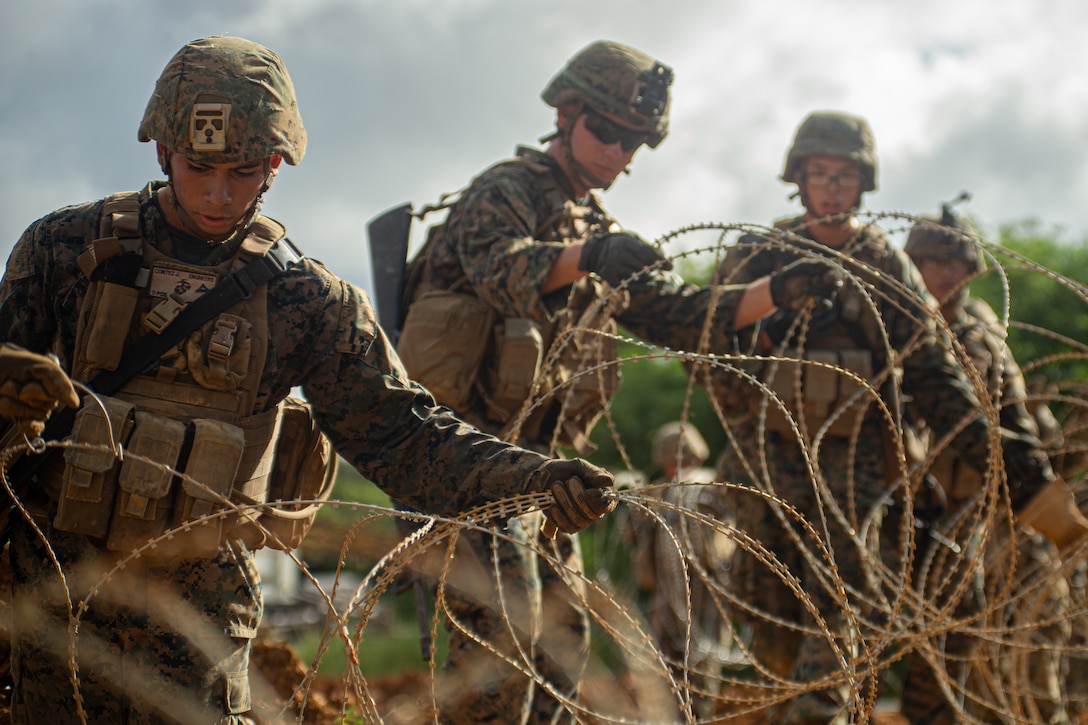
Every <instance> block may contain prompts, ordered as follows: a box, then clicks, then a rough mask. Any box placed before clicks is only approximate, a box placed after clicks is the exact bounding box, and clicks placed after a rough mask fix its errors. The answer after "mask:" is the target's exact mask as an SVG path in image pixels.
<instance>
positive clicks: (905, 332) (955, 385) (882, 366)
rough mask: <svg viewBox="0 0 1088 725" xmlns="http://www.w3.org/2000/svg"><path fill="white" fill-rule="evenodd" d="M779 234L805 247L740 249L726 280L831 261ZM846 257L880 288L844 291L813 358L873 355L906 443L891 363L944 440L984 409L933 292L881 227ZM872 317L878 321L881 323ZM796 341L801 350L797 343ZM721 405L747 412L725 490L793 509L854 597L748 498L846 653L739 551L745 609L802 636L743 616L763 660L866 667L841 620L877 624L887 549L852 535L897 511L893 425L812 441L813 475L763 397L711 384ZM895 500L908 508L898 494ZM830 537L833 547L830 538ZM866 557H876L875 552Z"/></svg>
mask: <svg viewBox="0 0 1088 725" xmlns="http://www.w3.org/2000/svg"><path fill="white" fill-rule="evenodd" d="M775 227H776V228H778V229H781V230H783V231H787V230H788V231H792V232H794V233H796V234H799V235H800V236H797V237H793V238H792V239H791V241H790V242H787V243H784V244H783V243H781V242H779V243H778V244H777V245H774V246H772V245H768V244H766V241H767V240H765V239H763V238H761V237H755V236H746V237H742V238H741V240H739V242H738V243H737V244H736V245H735V246H734V247H733V248H731V249H730V250H729V253H728V255H727V257H726V260H725V261H724V263H723V265H722V268H721V270H720V278H721V279H723V280H726V281H729V282H739V283H745V282H748V281H751V280H753V279H756V278H758V277H761V276H763V275H766V274H768V273H770V272H772V271H774V270H776V269H779V268H780V267H782V266H783V265H784V264H787V263H789V262H790V261H792V260H793V259H795V258H797V255H798V251H799V249H800V248H801V246H802V245H805V249H807V250H808V251H809V252H810V253H816V254H821V253H827V251H826V250H824V249H821V245H819V244H816V243H815V242H811V243H810V241H811V240H809V241H808V242H807V241H806V235H805V231H804V229H803V217H799V218H796V219H790V220H783V221H781V222H779V223H776V225H775ZM793 240H796V241H793ZM794 244H796V245H797V246H796V247H794ZM843 253H844V255H846V257H845V258H843V259H841V260H840V261H841V263H843V264H844V269H845V271H846V272H847V273H848V274H850V275H853V276H854V277H856V278H857V279H859V280H864V281H865V282H866V283H871V284H872V288H871V289H869V288H863V287H862V286H860V285H859V284H857V282H856V280H848V281H847V284H846V285H844V287H843V289H842V290H841V291H840V293H839V295H838V298H837V300H836V301H835V304H834V306H833V307H832V309H831V310H827V311H822V312H814V313H813V317H812V319H811V322H810V325H809V327H808V329H807V338H806V340H805V341H804V346H805V347H804V349H805V351H806V353H807V352H811V351H815V350H821V349H831V350H844V349H861V350H868V351H870V352H871V353H872V357H873V360H872V368H873V372H874V374H875V377H874V383H873V384H874V386H876V388H877V390H878V391H879V392H880V393H881V394H882V395H883V396H884V397H885V399H886V400H885V402H886V403H887V404H888V405H889V406H890V409H891V411H892V414H893V415H899V416H900V419H899V420H898V421H896V422H895V423H894V425H895V426H896V427H895V429H894V430H895V432H896V433H895V434H896V435H898V431H899V430H901V428H902V427H903V420H902V414H903V411H902V401H901V400H900V399H898V398H895V399H891V398H888V396H887V393H886V391H887V390H888V389H889V379H888V377H884V378H881V377H879V375H880V373H881V371H884V370H886V368H887V366H888V364H889V363H894V364H895V365H896V366H897V367H899V368H901V370H902V373H901V376H902V383H901V384H902V389H903V391H905V392H906V393H907V394H908V395H910V396H911V398H912V400H913V405H914V406H916V407H917V409H918V410H920V411H924V414H925V418H926V420H927V421H929V422H930V424H931V425H932V426H933V427H934V428H940V429H941V430H942V431H944V430H947V428H948V426H951V425H954V424H955V423H957V422H958V421H960V420H963V419H964V418H965V417H967V418H970V417H974V415H975V414H974V412H973V411H974V410H975V409H976V408H977V405H978V403H977V399H976V397H975V395H974V393H973V391H972V389H971V386H970V384H969V382H968V380H967V379H966V378H965V376H964V374H963V371H962V370H961V369H960V368H959V367H958V366H957V364H956V361H955V359H954V358H953V357H952V354H951V352H950V351H951V346H950V344H949V341H948V339H947V337H946V336H945V335H943V334H942V333H941V331H940V330H939V329H938V327H937V325H936V324H935V322H934V320H935V319H936V317H935V315H936V311H937V305H936V302H935V300H933V299H932V297H931V296H930V295H929V293H928V292H927V291H926V290H925V287H924V285H923V282H922V280H921V277H920V275H919V273H918V271H917V270H916V269H915V267H914V266H913V264H911V262H910V260H909V259H907V258H906V256H905V255H904V254H903V253H902V252H900V251H898V250H895V249H893V248H892V247H891V246H890V245H888V243H887V242H886V240H885V238H884V235H883V233H882V232H881V231H880V230H878V229H876V228H875V227H872V226H863V227H861V228H860V229H859V231H858V234H857V235H856V237H855V238H854V239H853V240H852V241H851V242H849V243H848V245H847V246H846V247H845V248H844V249H843ZM870 300H871V302H870ZM870 304H872V305H873V306H872V307H870ZM781 314H782V313H774V314H773V315H772V316H771V317H770V318H768V319H766V320H764V321H763V323H762V324H760V325H757V326H755V327H754V328H752V329H749V330H744V331H740V332H739V333H738V345H739V347H740V349H741V350H754V351H757V352H761V351H760V350H759V348H758V347H757V344H756V340H757V338H758V335H759V334H760V332H761V331H765V330H766V329H767V328H768V326H769V325H773V324H774V322H775V319H774V318H775V317H776V316H780V315H781ZM787 314H788V313H787ZM874 314H875V315H878V316H879V320H876V319H874V318H873V315H874ZM780 329H781V328H780ZM881 329H883V330H886V331H887V333H886V334H887V339H886V340H885V339H884V338H883V336H882V333H877V332H875V331H877V330H881ZM782 337H783V333H780V334H779V335H778V338H779V341H781V340H782ZM796 342H797V341H796V340H794V341H792V343H793V344H796ZM788 343H791V341H790V340H788V339H787V340H785V342H784V343H782V344H781V345H780V346H779V347H778V348H776V349H775V350H773V351H771V352H770V353H763V354H771V355H786V356H788V355H789V353H788V352H786V351H785V349H784V345H785V344H788ZM896 351H898V352H903V353H906V355H905V357H904V358H903V359H902V360H889V355H890V354H894V353H895V352H896ZM768 364H770V363H766V364H765V365H768ZM749 367H751V369H752V372H754V373H755V374H757V375H758V374H761V373H760V365H759V364H758V363H754V364H750V365H749ZM898 378H899V374H896V375H894V376H892V378H891V382H895V381H896V380H898ZM817 392H818V391H817ZM712 393H713V394H714V395H716V396H718V398H719V400H720V401H721V402H722V403H723V408H724V409H726V410H729V409H730V408H732V409H733V410H737V409H740V410H743V411H745V412H743V413H737V414H736V415H735V417H734V419H733V421H731V425H730V428H731V433H732V436H733V440H734V441H735V443H734V444H733V447H732V448H731V449H730V450H729V451H727V453H726V455H723V456H722V459H721V460H720V462H719V480H724V481H736V482H744V483H747V484H749V485H752V486H754V487H757V488H762V489H764V490H767V491H770V492H772V493H773V494H775V495H776V496H777V497H779V498H780V499H782V500H784V501H786V502H788V503H790V504H791V505H793V506H794V507H796V508H797V510H798V511H799V512H800V513H801V514H802V515H803V516H804V517H805V519H806V520H807V521H808V522H809V523H810V524H811V525H813V526H814V527H815V532H817V533H818V535H819V537H820V539H821V540H822V543H823V545H824V546H826V547H827V548H828V550H829V551H830V553H831V555H832V556H833V558H834V562H835V566H836V570H837V573H838V574H839V575H840V576H841V577H842V580H843V582H844V584H845V585H846V590H845V591H844V592H841V593H840V592H838V591H837V588H836V587H835V585H834V583H833V581H830V580H829V579H828V573H827V572H825V571H818V570H817V569H815V568H814V566H813V563H812V562H811V561H810V560H808V559H807V558H806V557H805V556H803V555H802V552H801V550H800V549H799V548H798V546H797V543H795V542H800V543H801V544H802V545H804V546H805V547H806V548H808V549H813V543H814V542H813V541H812V539H811V536H812V535H813V534H812V532H806V531H804V530H801V529H800V528H799V527H798V526H797V524H796V522H794V521H793V520H792V519H791V518H790V517H789V516H787V515H785V514H784V513H783V512H782V510H781V509H780V508H779V507H778V506H777V505H775V504H773V503H769V502H767V501H765V500H763V499H759V498H756V497H754V496H753V497H740V500H739V502H738V510H737V525H738V527H739V528H740V529H742V530H744V531H746V532H749V533H751V534H752V536H753V537H755V538H757V539H758V540H759V541H761V542H762V543H763V544H764V545H765V546H767V547H768V548H769V549H770V550H771V551H772V552H773V553H774V554H775V555H777V556H778V557H779V558H780V559H781V560H782V561H783V562H784V563H786V565H787V566H788V567H789V569H790V571H793V572H795V573H800V577H801V588H802V590H803V591H804V593H805V594H807V595H808V596H809V597H810V598H811V600H812V603H813V604H814V605H815V606H816V608H817V609H818V611H819V612H820V613H821V615H822V616H823V617H824V618H826V620H827V622H828V625H829V630H830V631H831V632H833V633H835V638H836V641H835V644H836V646H837V647H836V648H833V647H831V646H830V643H829V642H828V640H827V639H826V638H825V637H824V636H823V635H822V634H819V633H814V632H819V630H813V629H811V628H809V629H807V631H802V630H801V629H799V628H798V624H799V625H800V626H801V627H805V626H806V623H807V626H808V627H811V626H812V625H813V622H812V620H811V619H810V617H809V614H808V613H807V612H805V611H804V609H803V607H802V604H801V601H800V600H799V598H798V595H797V594H796V593H795V592H792V591H790V590H789V589H788V588H787V587H786V586H785V585H784V584H783V582H782V580H781V579H779V577H778V575H777V574H775V573H774V572H773V571H772V570H770V569H768V568H767V566H766V564H764V563H762V562H760V561H758V560H756V559H755V558H754V557H753V556H752V554H750V553H748V552H746V551H744V550H742V549H740V548H738V553H737V556H736V558H735V561H734V567H733V575H734V576H735V577H737V580H738V582H739V584H738V585H739V586H740V587H741V590H742V592H743V594H742V596H743V597H745V598H746V599H747V601H750V602H751V603H753V604H755V606H756V607H757V608H758V609H759V610H761V611H762V612H765V613H769V614H770V615H772V616H774V617H778V618H780V619H781V620H782V621H784V622H793V623H797V624H794V625H793V626H792V627H790V626H784V625H782V624H781V623H779V624H774V623H772V622H770V621H768V620H767V619H766V618H765V617H764V616H763V615H762V614H759V613H757V614H752V613H746V612H745V611H744V610H743V608H741V611H739V612H738V614H737V616H738V617H740V618H742V619H744V620H747V621H748V623H749V624H750V625H751V628H752V630H753V632H752V634H753V642H752V650H753V656H754V657H755V659H756V660H758V661H759V662H761V663H763V665H765V666H766V667H767V668H768V669H769V670H770V671H771V672H774V673H777V675H778V676H784V677H791V678H793V679H795V680H797V681H800V682H814V681H815V680H817V679H819V678H820V677H823V676H825V675H832V674H834V673H835V672H838V671H840V670H841V667H842V664H841V663H840V659H839V656H840V654H844V655H845V656H846V657H850V656H853V655H859V656H861V655H864V653H858V652H856V651H853V650H852V643H853V642H854V641H856V636H855V634H854V633H852V632H851V631H850V626H851V625H850V622H849V621H848V619H847V618H846V617H845V615H844V612H846V611H850V610H854V611H858V612H866V611H869V607H870V605H869V602H870V601H871V599H870V598H871V597H880V596H881V591H880V586H879V582H874V581H872V580H871V579H866V578H865V577H864V571H865V568H866V567H864V566H863V564H864V563H865V562H866V561H867V560H868V561H872V560H873V559H874V558H875V557H879V556H881V550H882V549H886V548H887V546H888V544H887V542H880V541H876V542H875V543H874V542H859V540H858V539H857V538H855V537H854V536H853V535H852V532H859V533H860V532H866V531H879V530H880V519H881V516H882V513H881V512H882V511H883V510H884V509H885V508H886V507H887V505H888V504H892V505H894V503H895V497H894V496H892V498H891V499H888V498H886V497H885V494H886V493H887V492H888V491H889V489H890V485H891V481H890V480H889V474H890V473H892V472H893V469H894V468H895V466H894V465H893V466H891V467H889V460H888V457H887V454H886V451H887V448H886V445H887V436H886V433H887V431H886V426H888V425H889V423H888V422H884V421H882V420H881V418H880V417H879V416H878V415H877V413H876V408H875V406H874V405H872V401H870V404H869V405H868V406H867V409H866V412H865V413H864V419H863V421H862V422H861V424H860V426H859V427H858V428H857V429H856V434H855V435H854V436H852V437H846V436H827V437H824V438H822V440H820V442H819V447H818V448H817V449H813V448H812V442H811V438H804V439H803V440H804V442H805V444H806V447H808V448H809V452H810V453H813V452H815V455H816V456H817V457H816V459H815V460H814V461H813V464H814V469H815V470H810V468H809V465H808V463H806V459H805V458H804V457H803V451H802V448H801V443H800V442H799V441H798V440H797V439H796V438H792V437H791V436H790V435H788V434H783V433H778V432H771V431H766V432H765V431H764V430H762V429H761V427H760V422H759V418H758V416H757V415H756V414H754V413H753V412H752V411H753V410H756V409H758V406H753V405H752V402H753V399H754V400H755V401H757V402H758V401H759V400H760V399H761V398H762V397H763V394H762V393H761V391H760V390H759V389H758V388H756V387H755V386H754V385H752V384H751V383H750V382H749V381H746V380H744V379H743V378H741V377H740V376H738V375H735V374H733V373H717V374H715V376H714V378H713V381H712ZM802 394H803V388H802ZM798 422H799V423H800V424H802V426H803V427H802V435H807V436H809V437H811V436H813V435H814V434H815V432H816V426H817V424H818V423H819V421H804V420H801V421H798ZM806 423H807V427H805V424H806ZM967 439H970V440H967ZM958 440H963V441H965V445H964V446H963V448H964V449H969V450H972V451H977V452H978V454H979V455H982V454H983V453H984V452H985V450H986V446H987V438H986V431H985V427H984V425H983V424H982V423H981V421H979V422H978V423H977V424H976V425H972V426H969V427H968V429H967V431H965V433H964V434H962V435H961V438H959V439H958ZM976 460H977V459H976ZM764 465H765V467H764ZM814 473H818V476H814ZM893 475H894V473H893ZM897 490H898V491H899V492H900V493H899V496H900V499H901V495H902V494H901V491H902V487H900V488H899V489H897ZM844 525H845V526H848V527H849V528H848V529H847V528H844ZM825 531H826V532H827V536H829V538H827V537H825V534H824V532H825ZM790 532H792V533H790ZM866 545H869V546H872V547H873V548H871V549H869V550H866ZM817 551H818V549H817ZM874 587H876V588H874ZM836 650H837V651H836ZM863 661H864V660H863ZM856 674H857V676H858V677H859V678H862V679H864V678H866V677H869V676H875V675H876V674H877V673H869V672H865V671H859V672H857V673H856ZM856 694H857V693H853V695H847V696H845V697H843V696H841V695H839V694H837V693H835V692H833V691H829V690H823V691H821V690H817V691H815V692H812V693H809V694H807V695H804V696H802V697H800V698H797V699H796V700H795V701H794V702H793V703H792V704H791V707H790V712H788V713H786V712H783V711H778V712H772V713H770V714H769V716H768V718H769V719H768V722H783V721H788V722H806V721H812V722H825V723H826V722H828V721H829V720H830V719H831V717H833V716H834V715H836V714H837V713H838V714H841V713H842V712H843V711H844V710H843V708H844V707H845V704H846V703H849V702H850V701H851V699H852V697H853V696H856ZM782 718H785V720H783V719H782Z"/></svg>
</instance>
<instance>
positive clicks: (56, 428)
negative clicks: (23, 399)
mask: <svg viewBox="0 0 1088 725" xmlns="http://www.w3.org/2000/svg"><path fill="white" fill-rule="evenodd" d="M302 257H303V255H302V252H300V251H299V249H298V247H296V246H295V245H294V243H293V242H292V241H291V240H290V239H288V238H287V237H281V238H280V239H279V240H278V241H277V242H276V243H275V244H273V245H272V246H271V247H269V249H268V251H267V252H266V253H265V254H264V255H262V256H260V257H257V258H255V259H252V260H250V261H249V262H247V263H246V264H245V265H243V266H242V267H240V268H238V269H236V270H234V271H233V272H231V273H230V274H229V275H227V277H226V278H225V279H224V280H223V281H222V282H220V283H219V284H217V285H215V287H213V288H212V289H210V290H209V291H207V292H205V293H204V294H203V295H201V296H200V297H198V298H197V299H196V300H194V301H192V302H190V303H189V304H188V305H186V307H185V309H184V310H182V311H181V312H179V313H178V316H177V317H175V318H174V320H173V322H171V323H170V324H169V325H167V326H166V327H165V328H164V329H163V330H162V332H161V333H155V332H148V333H147V334H146V335H144V336H143V337H141V338H140V339H139V340H137V341H136V342H135V344H133V345H130V346H129V347H128V348H127V349H126V350H125V352H124V354H123V355H122V356H121V361H120V362H119V363H118V364H117V369H115V370H104V371H102V372H100V373H98V374H97V375H95V376H94V377H93V378H91V379H90V380H88V381H87V383H86V385H87V387H88V388H90V389H91V390H92V391H94V392H95V393H98V394H100V395H113V394H114V393H116V392H117V391H118V390H120V389H121V388H122V387H124V385H125V383H127V382H128V381H129V380H131V379H132V378H133V377H135V376H137V375H139V374H140V373H143V372H147V371H148V370H150V369H151V368H153V367H155V365H156V364H158V362H159V359H160V358H161V357H162V355H163V354H164V353H166V352H167V351H168V350H170V349H171V348H172V347H174V346H176V345H177V344H178V343H180V342H181V341H182V340H184V339H185V338H187V337H188V336H189V335H191V334H192V333H193V331H194V330H196V329H197V328H198V327H200V326H201V325H203V324H204V323H205V322H207V321H208V320H210V319H212V318H213V317H215V316H216V315H218V314H219V313H220V312H222V311H224V310H226V309H228V308H229V307H230V306H231V305H234V304H235V303H237V302H241V301H242V300H246V299H249V298H250V297H251V296H252V295H253V293H254V292H255V291H256V290H257V288H259V287H260V286H261V285H263V284H266V283H267V282H268V281H269V280H271V279H272V278H273V277H275V276H277V275H278V274H280V273H281V272H284V271H286V270H287V269H289V268H291V267H292V266H294V265H295V264H297V263H298V262H299V261H301V260H302ZM75 417H76V413H75V410H73V409H72V408H62V409H60V410H58V411H56V412H54V414H53V415H52V416H50V418H49V421H48V422H47V423H46V425H45V430H44V431H43V433H42V437H43V438H44V439H45V440H59V439H61V438H63V437H64V436H66V435H68V434H69V433H71V432H72V424H73V423H75ZM47 457H48V456H45V455H29V454H28V455H25V456H23V457H22V458H21V459H20V460H19V461H18V462H17V463H16V464H15V465H14V466H12V468H11V476H10V480H11V481H12V482H14V483H15V484H16V485H17V484H19V483H21V482H22V481H25V480H26V478H27V477H29V476H30V475H31V474H32V473H33V472H34V471H35V470H37V468H38V467H39V466H40V465H41V464H42V462H44V461H45V459H46V458H47Z"/></svg>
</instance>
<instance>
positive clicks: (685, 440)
mask: <svg viewBox="0 0 1088 725" xmlns="http://www.w3.org/2000/svg"><path fill="white" fill-rule="evenodd" d="M681 452H682V453H683V454H684V462H688V463H690V462H695V463H700V464H701V463H703V462H704V461H705V460H706V459H707V458H708V457H709V456H710V447H709V446H708V445H707V444H706V440H705V439H704V438H703V436H702V435H700V433H699V430H698V429H697V428H696V427H695V425H694V424H693V423H691V422H687V423H684V424H681V423H680V421H672V422H670V423H665V424H664V425H662V426H661V427H660V428H658V429H657V432H656V433H654V438H653V448H652V453H651V455H652V456H653V462H654V465H655V466H657V467H658V468H664V467H665V464H666V463H668V462H671V461H676V463H677V464H678V465H682V462H681V461H678V460H677V458H678V457H679V456H680V454H681Z"/></svg>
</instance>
